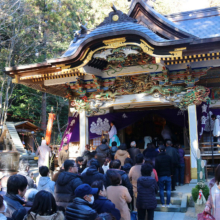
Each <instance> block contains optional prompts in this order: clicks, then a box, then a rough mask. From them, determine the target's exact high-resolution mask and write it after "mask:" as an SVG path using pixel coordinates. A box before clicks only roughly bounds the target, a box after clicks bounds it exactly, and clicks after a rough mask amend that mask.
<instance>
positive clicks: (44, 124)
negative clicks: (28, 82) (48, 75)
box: [41, 92, 47, 133]
mask: <svg viewBox="0 0 220 220" xmlns="http://www.w3.org/2000/svg"><path fill="white" fill-rule="evenodd" d="M46 128H47V96H46V92H44V93H43V94H42V103H41V129H43V130H44V133H45V132H46Z"/></svg>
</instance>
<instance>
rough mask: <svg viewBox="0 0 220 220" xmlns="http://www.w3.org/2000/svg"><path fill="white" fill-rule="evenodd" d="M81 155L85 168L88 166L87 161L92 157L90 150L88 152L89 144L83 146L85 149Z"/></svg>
mask: <svg viewBox="0 0 220 220" xmlns="http://www.w3.org/2000/svg"><path fill="white" fill-rule="evenodd" d="M82 157H83V167H85V168H86V167H87V166H88V165H87V163H88V161H89V160H91V159H92V157H93V155H92V152H90V145H89V144H87V145H86V146H85V151H84V152H83V154H82Z"/></svg>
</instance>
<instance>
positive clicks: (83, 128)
mask: <svg viewBox="0 0 220 220" xmlns="http://www.w3.org/2000/svg"><path fill="white" fill-rule="evenodd" d="M79 130H80V134H79V136H80V153H81V155H82V153H83V152H84V150H85V146H86V144H89V123H88V118H87V116H86V112H85V111H83V112H81V113H80V115H79Z"/></svg>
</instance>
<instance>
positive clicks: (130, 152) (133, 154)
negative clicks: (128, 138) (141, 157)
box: [128, 141, 141, 163]
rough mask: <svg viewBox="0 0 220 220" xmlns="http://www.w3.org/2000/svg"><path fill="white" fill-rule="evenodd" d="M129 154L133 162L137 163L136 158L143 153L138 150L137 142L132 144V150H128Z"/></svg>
mask: <svg viewBox="0 0 220 220" xmlns="http://www.w3.org/2000/svg"><path fill="white" fill-rule="evenodd" d="M128 153H129V155H130V158H131V159H132V160H133V162H134V163H136V162H135V157H136V155H138V154H141V151H140V149H139V148H136V142H135V141H132V142H131V148H130V149H128Z"/></svg>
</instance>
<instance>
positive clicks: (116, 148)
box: [110, 141, 118, 160]
mask: <svg viewBox="0 0 220 220" xmlns="http://www.w3.org/2000/svg"><path fill="white" fill-rule="evenodd" d="M117 150H118V147H117V142H116V141H113V142H112V146H111V149H110V153H111V158H112V160H114V158H115V154H116V152H117Z"/></svg>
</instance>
